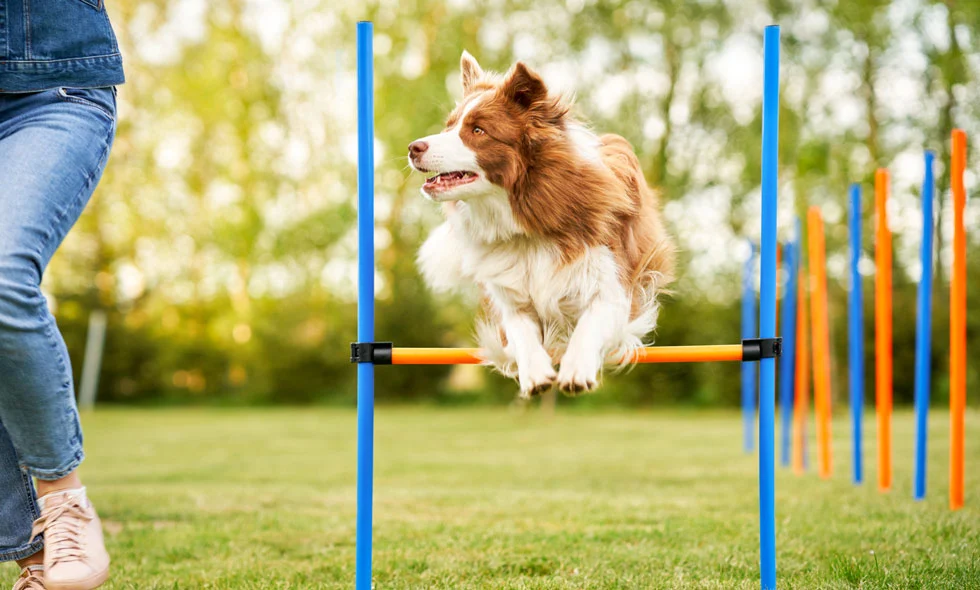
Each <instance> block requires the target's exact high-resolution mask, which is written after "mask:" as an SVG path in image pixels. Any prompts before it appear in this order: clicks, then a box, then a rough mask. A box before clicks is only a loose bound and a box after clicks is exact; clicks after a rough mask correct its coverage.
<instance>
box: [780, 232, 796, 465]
mask: <svg viewBox="0 0 980 590" xmlns="http://www.w3.org/2000/svg"><path fill="white" fill-rule="evenodd" d="M799 258H800V242H799V238H797V241H796V242H787V243H786V245H785V246H783V264H784V265H785V267H786V289H785V290H784V291H783V293H784V295H783V307H782V310H783V318H782V322H781V323H780V324H779V325H780V328H781V329H782V333H783V354H782V356H781V357H779V374H778V376H779V410H780V412H779V416H780V418H781V422H782V428H781V429H780V431H779V436H780V439H779V440H780V452H779V458H780V462H781V463H782V465H783V467H789V464H790V447H791V445H792V434H793V398H794V397H795V396H794V395H793V393H794V391H793V390H794V389H795V388H796V306H797V302H796V296H797V293H796V281H797V277H798V275H799V273H800V261H799Z"/></svg>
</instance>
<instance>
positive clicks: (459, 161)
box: [409, 52, 673, 396]
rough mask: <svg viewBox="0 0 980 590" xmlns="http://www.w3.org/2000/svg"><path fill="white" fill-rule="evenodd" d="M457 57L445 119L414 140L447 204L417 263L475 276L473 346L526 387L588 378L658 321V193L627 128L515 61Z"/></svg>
mask: <svg viewBox="0 0 980 590" xmlns="http://www.w3.org/2000/svg"><path fill="white" fill-rule="evenodd" d="M460 67H461V72H462V83H463V90H464V96H463V100H462V102H461V103H460V104H459V105H458V106H457V107H456V109H455V110H454V111H453V112H452V113H451V114H450V115H449V118H448V119H447V121H446V129H445V130H444V131H443V132H441V133H438V134H435V135H430V136H428V137H424V138H422V139H419V140H417V141H415V142H412V144H411V145H410V146H409V161H410V163H411V165H412V166H413V167H414V168H415V169H416V170H419V171H421V172H424V173H427V174H434V176H433V177H432V178H430V179H429V180H427V181H426V183H425V184H424V185H423V186H422V194H423V195H425V196H426V197H427V198H430V199H432V200H434V201H437V202H441V203H442V206H443V211H444V212H445V215H446V222H445V223H443V224H442V225H440V226H439V227H438V228H436V229H435V230H434V231H433V232H432V234H431V235H430V236H429V238H428V239H427V240H426V242H425V244H424V245H423V246H422V248H421V250H420V252H419V263H420V266H421V269H422V272H423V275H424V276H425V278H426V281H427V282H428V283H429V285H430V287H432V288H433V289H435V290H438V291H446V290H452V289H454V288H456V287H459V286H462V285H468V284H473V283H476V284H478V285H479V286H480V287H481V289H482V290H483V293H484V299H483V312H484V313H483V317H482V318H481V319H480V321H479V322H478V324H477V337H478V340H479V345H480V346H481V347H482V348H483V350H484V351H485V352H486V354H487V361H488V362H490V363H492V364H493V365H494V366H495V367H496V368H497V369H498V370H499V371H501V372H502V373H504V374H506V375H509V376H512V377H516V378H517V380H518V381H519V383H520V388H521V393H522V394H523V395H524V396H530V395H534V394H536V393H540V392H541V391H544V390H546V389H548V388H550V387H551V386H552V385H553V384H554V383H556V382H557V384H558V386H559V387H560V388H561V389H562V390H563V391H565V392H568V393H573V392H580V391H589V390H592V389H594V388H595V387H596V385H597V383H598V380H599V375H600V373H601V370H602V367H603V365H604V364H605V363H613V364H615V363H619V364H622V363H624V362H626V361H628V359H629V355H630V352H631V351H632V350H634V349H635V348H637V347H639V346H642V345H643V339H644V338H645V337H646V336H647V335H648V334H649V333H651V332H652V331H653V330H654V328H655V327H656V322H657V312H658V309H659V306H658V303H657V296H658V294H659V293H661V292H662V290H663V289H664V286H665V285H666V284H668V283H669V282H670V280H671V278H672V269H673V246H672V244H671V240H670V238H669V237H668V235H667V233H666V231H665V229H664V226H663V222H662V220H661V217H660V210H659V204H658V199H657V196H656V194H655V193H654V192H653V191H652V190H651V189H650V188H649V187H648V186H647V184H646V181H645V180H644V178H643V172H642V169H641V167H640V162H639V160H638V159H637V157H636V155H635V153H634V152H633V148H632V147H631V146H630V145H629V143H628V142H627V141H626V140H625V139H623V138H622V137H620V136H617V135H609V134H607V135H601V136H597V135H595V134H593V133H592V132H591V131H589V130H588V128H587V127H586V126H585V125H583V124H582V123H581V122H579V121H577V120H576V119H575V118H573V117H572V116H571V115H570V113H569V111H570V105H569V103H568V101H567V100H565V99H564V98H563V97H561V96H557V95H554V94H552V93H550V92H549V91H548V88H547V87H546V85H545V83H544V81H543V80H542V79H541V78H540V76H538V75H537V74H536V73H534V72H533V71H531V70H530V69H529V68H528V67H527V66H526V65H524V64H523V63H520V62H518V63H517V64H516V65H515V66H514V67H512V68H511V70H510V71H509V72H508V73H507V74H506V75H505V76H499V75H495V74H491V73H487V72H484V71H483V70H482V69H481V68H480V66H479V64H478V63H477V62H476V60H475V59H473V57H472V56H470V55H469V54H468V53H466V52H464V53H463V56H462V59H461V62H460ZM556 364H558V365H559V369H558V371H557V372H556V371H555V365H556Z"/></svg>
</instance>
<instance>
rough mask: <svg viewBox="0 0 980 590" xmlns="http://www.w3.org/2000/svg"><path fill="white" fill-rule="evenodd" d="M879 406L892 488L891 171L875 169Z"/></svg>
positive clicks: (882, 481) (884, 463) (887, 484)
mask: <svg viewBox="0 0 980 590" xmlns="http://www.w3.org/2000/svg"><path fill="white" fill-rule="evenodd" d="M875 210H876V211H877V222H876V230H875V359H876V362H875V408H876V414H877V419H878V490H879V491H882V492H887V491H888V490H890V489H891V488H892V234H891V232H890V231H888V170H886V169H884V168H879V169H878V170H877V172H875Z"/></svg>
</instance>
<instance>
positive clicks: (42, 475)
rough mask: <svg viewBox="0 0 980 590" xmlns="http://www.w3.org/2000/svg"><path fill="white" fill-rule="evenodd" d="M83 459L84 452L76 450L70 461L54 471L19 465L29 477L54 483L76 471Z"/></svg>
mask: <svg viewBox="0 0 980 590" xmlns="http://www.w3.org/2000/svg"><path fill="white" fill-rule="evenodd" d="M84 459H85V452H84V451H82V450H81V449H78V450H77V451H75V456H74V457H72V459H71V461H69V462H68V463H67V464H65V465H63V466H61V467H58V468H56V469H38V468H36V467H31V466H30V465H24V464H21V466H20V468H21V469H23V470H24V471H25V472H26V473H27V474H28V475H30V476H31V477H36V478H37V479H40V480H42V481H54V480H56V479H61V478H62V477H65V476H67V475H69V474H70V473H71V472H72V471H75V470H76V469H78V466H79V465H81V464H82V460H84Z"/></svg>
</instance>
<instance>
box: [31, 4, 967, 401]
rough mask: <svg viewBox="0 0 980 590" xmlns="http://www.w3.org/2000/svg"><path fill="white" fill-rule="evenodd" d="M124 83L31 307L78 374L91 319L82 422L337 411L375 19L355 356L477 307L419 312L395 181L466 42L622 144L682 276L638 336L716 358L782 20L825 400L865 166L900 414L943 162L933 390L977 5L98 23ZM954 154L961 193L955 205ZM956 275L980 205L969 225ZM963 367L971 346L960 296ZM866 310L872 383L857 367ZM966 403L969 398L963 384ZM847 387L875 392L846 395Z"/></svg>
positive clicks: (454, 337)
mask: <svg viewBox="0 0 980 590" xmlns="http://www.w3.org/2000/svg"><path fill="white" fill-rule="evenodd" d="M109 10H110V16H111V18H112V19H113V22H114V25H115V27H116V31H117V34H118V36H119V39H120V43H121V45H122V47H123V52H124V56H125V63H126V69H127V76H128V82H127V84H126V85H125V86H123V87H121V88H120V93H119V101H120V107H119V112H120V118H119V133H118V137H117V139H116V144H115V148H114V152H113V155H112V158H111V160H110V164H109V167H108V170H107V172H106V175H105V178H104V179H103V181H102V184H101V185H100V187H99V189H98V191H97V192H96V195H95V197H94V199H93V201H92V203H91V205H90V206H89V209H88V211H87V212H86V213H85V215H84V216H83V218H82V220H81V222H80V224H79V226H78V227H77V228H76V230H75V231H74V232H73V233H72V234H71V235H70V236H69V238H68V241H67V242H66V245H65V246H64V247H63V249H62V251H61V253H60V254H59V255H58V256H57V257H56V258H55V261H54V263H53V264H52V267H51V268H50V270H49V271H48V274H47V278H46V282H45V288H46V291H47V293H48V294H49V299H50V300H51V304H52V306H53V307H55V309H56V312H57V316H58V320H59V324H60V325H61V327H62V329H63V330H64V332H65V335H66V339H67V341H68V344H69V348H70V350H71V353H72V356H73V359H74V360H75V367H76V374H77V372H78V368H79V367H80V366H81V356H82V353H83V348H84V342H85V331H86V326H87V319H88V316H89V314H90V313H91V312H92V311H93V310H95V309H103V310H105V311H106V312H107V313H108V314H109V332H108V337H107V341H106V353H105V363H104V366H103V371H102V375H101V387H100V391H99V399H100V401H115V402H137V401H138V402H171V401H190V400H193V401H198V400H200V401H205V400H206V401H208V402H218V403H278V402H283V403H287V402H314V401H323V402H339V403H353V400H354V394H353V391H354V389H353V376H354V371H353V370H351V368H350V366H349V364H348V358H347V357H348V343H349V342H350V341H351V340H353V339H354V334H355V304H354V293H355V277H356V264H355V257H356V251H355V239H354V238H355V236H354V233H353V231H354V226H353V224H354V219H355V216H356V211H355V209H354V195H355V187H356V182H355V165H356V137H355V116H356V107H355V104H354V98H355V90H354V84H355V55H354V51H353V47H354V23H355V22H356V21H357V20H361V19H370V20H374V21H375V23H376V25H375V26H376V46H375V52H376V64H375V68H376V88H377V97H376V113H377V132H378V137H377V154H378V155H377V161H378V169H377V211H378V221H377V230H376V238H377V243H378V262H379V277H378V318H379V323H378V335H379V338H382V339H391V340H394V341H396V342H397V343H399V344H401V345H405V346H411V345H430V346H457V345H466V344H469V343H470V342H471V339H470V330H471V326H472V317H473V310H474V309H475V300H476V294H475V293H469V294H463V295H460V296H458V297H455V298H449V299H447V298H442V297H440V298H437V297H434V296H433V295H432V294H431V293H429V292H428V290H427V289H426V288H425V286H424V284H423V282H422V281H421V279H420V277H419V276H418V273H417V271H416V267H415V262H414V256H415V252H416V250H417V248H418V245H419V244H420V243H421V240H422V239H423V238H424V236H425V234H426V232H427V231H428V230H429V229H431V228H432V227H433V226H434V224H435V223H437V222H438V220H439V218H440V214H439V212H438V210H437V209H436V207H435V206H434V205H433V204H431V203H429V202H427V201H425V200H423V199H422V198H421V197H420V196H419V195H418V187H419V185H420V184H421V181H422V179H421V177H420V176H419V175H417V174H412V173H410V171H409V170H408V168H407V167H406V162H405V159H404V155H405V152H406V146H407V145H408V143H409V142H410V141H411V140H412V139H415V138H417V137H420V136H423V135H426V134H429V133H433V132H436V131H438V130H439V129H441V127H442V122H443V120H444V118H445V116H446V114H447V113H448V112H449V110H450V109H451V108H452V106H453V104H454V100H455V99H457V98H458V97H459V95H460V88H459V82H458V61H459V55H460V53H461V51H462V50H463V49H468V50H469V51H470V52H471V53H473V54H474V55H475V56H476V57H477V58H478V59H479V60H480V62H481V63H482V65H483V66H484V67H485V68H488V69H495V70H505V69H506V68H507V67H508V66H509V65H510V64H512V63H513V62H514V61H515V60H518V59H523V60H525V61H526V62H527V63H529V64H530V65H531V66H532V67H534V68H536V69H537V70H538V71H540V72H541V73H542V74H543V75H544V76H545V78H546V80H547V81H548V82H549V83H550V84H551V86H552V87H553V88H555V89H560V90H562V91H565V92H568V93H573V94H574V95H575V96H576V102H577V112H578V113H579V114H580V115H581V116H583V117H585V118H587V119H589V120H590V121H592V123H593V125H594V127H595V128H596V129H598V130H601V131H604V132H605V131H609V132H615V133H620V134H622V135H624V136H625V137H626V138H628V139H629V140H630V141H631V142H632V143H633V145H634V146H635V147H636V149H637V151H638V153H639V155H640V158H641V160H642V161H643V163H644V167H645V171H646V174H647V178H648V179H649V181H650V182H651V184H654V185H656V186H659V187H660V188H661V189H662V191H663V194H664V212H665V216H666V218H667V220H668V223H669V225H670V227H671V229H672V230H673V232H674V233H675V235H676V236H677V238H678V244H679V246H680V247H681V252H680V265H679V270H680V273H679V275H680V278H679V280H678V282H677V284H676V285H675V291H676V292H675V294H674V295H673V296H672V297H670V298H668V299H667V300H666V301H665V306H664V311H663V313H662V315H661V318H662V321H661V327H660V330H659V331H658V334H657V342H659V343H665V344H692V343H716V342H735V341H737V339H738V331H739V330H738V326H739V316H738V314H739V306H738V296H739V284H740V276H739V273H740V268H741V263H742V261H743V259H744V257H745V256H746V255H747V254H748V240H755V239H757V235H758V230H759V219H758V218H759V214H758V213H759V199H758V194H759V189H758V185H759V169H760V161H759V150H760V118H759V114H760V106H761V103H760V99H761V75H762V70H761V36H762V29H763V27H764V26H765V25H767V24H769V23H771V22H778V23H781V24H782V25H783V68H782V88H783V94H782V96H783V104H782V110H781V120H780V125H781V146H780V149H781V154H780V167H781V175H780V183H781V184H780V201H781V202H780V207H781V211H780V225H781V234H782V238H783V239H790V238H791V237H792V236H793V228H794V216H796V215H802V214H804V212H805V208H806V207H807V206H809V205H811V204H816V205H819V206H821V207H822V208H823V213H824V217H825V219H826V222H827V231H828V235H827V245H828V272H829V275H830V280H831V286H830V296H831V302H830V309H831V320H832V322H833V326H832V341H833V348H834V350H833V355H834V357H833V367H834V378H835V383H834V385H835V388H834V392H835V393H834V394H835V396H837V397H840V398H843V397H845V396H846V392H845V390H844V388H845V387H846V323H845V322H846V305H845V296H846V289H847V287H848V285H847V276H846V268H847V260H848V253H847V250H846V247H847V241H846V240H847V234H846V207H845V195H846V191H847V186H848V184H849V183H850V182H852V181H857V182H862V183H863V188H864V195H865V198H864V202H865V211H864V218H865V229H866V233H865V236H866V239H865V249H866V253H865V254H866V260H865V261H864V262H863V263H862V269H863V271H864V273H865V274H866V276H867V285H866V292H867V293H870V292H871V287H872V280H873V271H874V267H873V262H872V260H873V244H872V243H871V241H870V236H872V235H873V234H872V232H871V228H872V222H873V211H872V209H873V207H872V203H873V198H872V197H873V187H872V185H871V179H872V177H873V173H874V169H875V168H876V167H878V166H887V167H888V168H889V169H890V170H891V172H892V178H893V182H892V210H891V211H890V222H891V224H892V229H893V231H894V233H895V260H896V269H895V310H896V314H895V330H894V332H895V354H896V362H895V371H896V374H895V388H896V391H895V395H896V400H901V401H910V400H911V397H912V375H913V363H912V358H913V350H914V346H913V342H914V332H915V322H914V312H913V310H914V309H915V285H916V281H917V280H918V277H919V275H920V273H921V268H920V265H919V262H918V247H919V239H920V223H921V221H920V217H919V201H918V198H919V193H920V184H921V177H922V151H923V149H926V148H930V149H934V150H936V151H937V153H938V166H937V178H938V191H937V193H938V195H939V197H938V198H939V201H938V207H937V210H938V211H939V219H938V233H937V238H938V247H937V263H938V266H937V271H936V273H937V274H936V276H937V285H936V299H935V301H936V304H935V312H934V313H935V322H934V329H935V334H934V338H933V342H934V359H933V364H934V373H933V374H934V376H935V378H934V385H935V386H934V394H933V399H934V400H935V401H936V402H937V403H942V402H943V401H944V400H945V395H946V383H945V379H946V377H945V375H946V358H947V356H946V352H947V347H946V343H947V342H948V332H947V317H948V313H947V306H946V302H947V301H948V286H947V285H946V284H945V281H946V278H947V277H948V272H947V269H948V266H949V263H950V239H949V237H950V235H951V232H950V224H951V210H950V207H949V199H948V186H949V182H948V174H947V162H948V160H949V145H948V139H949V134H950V130H951V129H952V128H953V127H961V128H964V129H966V131H967V133H968V134H970V137H971V138H980V101H978V100H976V97H977V96H980V51H978V45H980V40H978V39H977V33H976V31H978V30H980V4H978V3H975V2H965V1H962V0H959V1H957V0H945V1H942V0H854V1H846V2H845V1H843V0H838V1H833V0H828V1H817V0H771V1H768V2H763V1H753V0H749V1H742V0H727V1H721V0H718V1H699V2H690V1H686V0H662V1H659V2H638V1H635V0H634V1H626V2H620V1H608V0H567V1H556V0H544V1H537V0H535V1H532V0H494V1H489V2H475V3H474V2H465V1H462V0H450V1H448V2H422V1H415V2H413V1H402V0H397V1H396V0H386V1H382V2H368V3H366V4H365V3H364V2H344V1H327V0H302V1H300V0H293V1H286V0H213V1H211V2H206V3H205V2H197V1H195V0H177V1H164V0H118V1H116V2H110V3H109ZM976 154H977V150H976V149H973V150H971V153H970V157H969V163H968V170H969V173H968V177H967V186H968V190H971V187H973V188H974V189H975V187H976V186H977V180H978V178H977V175H976V170H977V166H976V162H977V161H978V157H977V156H976ZM967 225H968V231H970V232H971V235H969V238H968V240H969V248H970V253H969V258H970V269H969V271H968V272H969V273H971V276H980V208H978V207H976V206H970V207H968V217H967ZM968 295H969V297H970V307H971V311H970V315H969V322H970V332H969V339H970V344H969V348H970V350H972V351H974V353H971V354H975V351H978V350H980V292H978V291H977V290H976V289H972V290H970V291H969V293H968ZM872 304H873V302H872V300H871V298H870V297H868V298H867V307H868V312H867V314H866V318H867V319H868V323H867V325H866V328H867V329H866V334H867V340H868V341H867V343H866V350H867V351H868V357H867V361H868V363H869V366H870V363H873V361H874V347H873V325H872V323H871V322H872V320H871V318H873V315H872V311H871V310H872ZM379 372H380V377H379V383H380V387H379V393H378V395H379V398H381V399H382V400H406V401H410V400H430V401H441V402H445V403H463V402H469V401H475V400H482V401H496V402H506V401H510V400H511V399H513V396H514V393H515V391H516V387H515V386H514V385H513V384H512V383H510V382H508V381H506V380H503V379H500V378H498V377H494V376H492V375H490V374H489V372H487V371H485V370H483V369H479V368H474V367H461V368H456V369H451V368H440V367H435V368H425V367H421V368H403V369H399V370H398V371H388V370H385V369H380V371H379ZM968 378H969V384H970V385H969V386H970V388H971V390H975V389H976V387H977V384H978V383H980V375H978V369H977V367H975V366H972V367H970V373H969V377H968ZM738 382H739V381H738V367H737V366H734V365H689V366H680V365H678V366H650V367H643V368H642V369H638V370H635V371H632V372H629V373H627V374H623V375H617V376H612V377H609V378H607V381H606V385H605V387H604V388H603V390H602V393H600V394H598V395H595V396H589V397H587V398H585V399H584V400H581V401H578V402H577V403H586V404H602V403H623V404H659V403H674V402H680V403H689V404H703V405H707V404H721V405H734V404H735V403H737V399H738V391H737V388H738ZM868 387H869V392H870V391H871V389H870V388H872V387H873V380H871V379H869V380H868Z"/></svg>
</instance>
